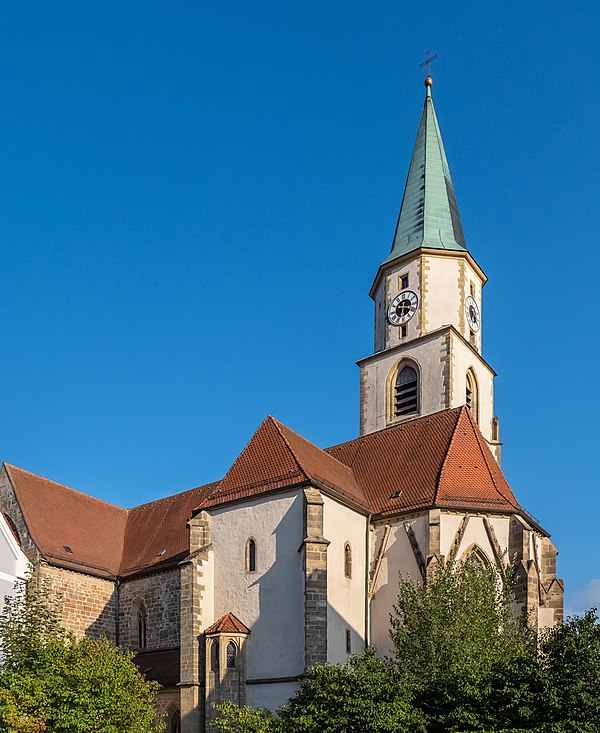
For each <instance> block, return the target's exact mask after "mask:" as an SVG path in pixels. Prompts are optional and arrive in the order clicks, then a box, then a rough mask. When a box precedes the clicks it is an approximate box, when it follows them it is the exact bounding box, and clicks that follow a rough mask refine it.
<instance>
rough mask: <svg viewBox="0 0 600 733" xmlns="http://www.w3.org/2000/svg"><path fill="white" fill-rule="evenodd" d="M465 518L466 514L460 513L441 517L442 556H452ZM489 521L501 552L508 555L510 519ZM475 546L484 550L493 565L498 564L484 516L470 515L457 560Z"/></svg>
mask: <svg viewBox="0 0 600 733" xmlns="http://www.w3.org/2000/svg"><path fill="white" fill-rule="evenodd" d="M463 517H464V514H462V513H458V512H457V513H452V514H442V515H441V517H440V550H441V554H442V555H444V556H445V557H449V556H450V552H451V550H452V546H453V543H454V538H455V537H456V533H457V532H458V530H459V528H460V525H461V522H462V519H463ZM487 520H488V521H489V523H490V525H491V526H492V528H493V530H494V533H495V535H496V539H497V540H498V544H499V545H500V550H501V552H502V553H507V552H508V532H509V524H510V520H509V518H508V517H504V516H495V517H494V516H487ZM473 545H477V546H478V547H479V548H481V550H483V552H484V553H485V554H486V556H487V558H488V559H489V561H490V563H491V564H494V563H495V562H496V555H495V552H494V548H493V547H492V544H491V542H490V539H489V537H488V534H487V531H486V528H485V524H484V520H483V516H478V515H469V521H468V523H467V526H466V529H465V532H464V534H463V536H462V539H461V542H460V544H459V546H458V548H456V559H457V560H460V559H461V558H462V557H463V555H464V553H465V552H467V550H469V549H470V548H471V547H472V546H473Z"/></svg>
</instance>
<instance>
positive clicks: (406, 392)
mask: <svg viewBox="0 0 600 733" xmlns="http://www.w3.org/2000/svg"><path fill="white" fill-rule="evenodd" d="M418 406H419V375H418V374H417V372H416V370H415V369H413V368H412V367H410V366H405V367H403V368H402V369H400V371H399V372H398V376H397V377H396V385H395V387H394V417H402V416H403V415H415V414H416V413H417V410H418Z"/></svg>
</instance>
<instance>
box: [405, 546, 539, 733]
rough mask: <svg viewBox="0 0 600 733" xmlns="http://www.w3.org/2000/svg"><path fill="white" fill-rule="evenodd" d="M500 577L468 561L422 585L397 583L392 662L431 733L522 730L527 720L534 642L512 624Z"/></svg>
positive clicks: (507, 591) (508, 593)
mask: <svg viewBox="0 0 600 733" xmlns="http://www.w3.org/2000/svg"><path fill="white" fill-rule="evenodd" d="M503 575H504V574H503V573H502V572H501V570H500V569H499V568H494V567H484V566H482V565H481V564H480V563H479V562H477V561H476V560H474V559H473V560H467V561H466V562H464V563H461V564H456V563H453V562H448V563H446V564H444V565H440V566H438V568H436V570H435V572H434V573H433V574H432V576H431V578H430V579H429V580H428V582H427V583H426V584H422V583H416V582H414V581H412V580H410V579H402V580H401V581H400V589H399V596H398V603H397V605H396V606H395V607H394V613H393V615H392V617H391V637H392V641H393V644H394V652H395V661H396V665H397V668H398V671H399V673H400V674H401V676H402V678H403V680H404V684H405V685H406V686H408V687H410V688H411V689H413V690H414V691H415V704H416V705H417V706H418V707H419V708H420V709H421V710H422V711H423V713H424V714H425V715H426V716H427V718H428V720H429V725H428V730H430V731H432V732H437V731H467V730H479V731H485V730H488V729H489V730H494V729H496V727H495V726H496V723H497V722H498V717H499V716H501V715H504V716H507V715H508V718H509V719H508V720H506V721H505V723H504V726H503V727H521V724H522V723H523V722H525V723H526V724H528V723H529V719H530V718H532V717H534V714H533V713H532V714H531V715H529V713H528V708H527V703H528V701H527V699H526V698H527V696H528V694H529V693H528V691H529V684H530V682H531V675H532V672H533V671H535V665H534V664H533V667H532V663H533V662H532V660H534V658H535V654H536V652H535V636H534V634H533V633H532V632H531V631H529V630H528V629H527V628H526V627H525V625H524V624H523V623H522V621H520V620H519V619H517V618H516V617H515V615H514V613H513V609H512V603H513V593H512V586H511V583H510V581H509V580H503ZM508 575H509V576H510V574H508ZM517 671H519V674H516V672H517ZM513 674H515V676H514V677H513V676H512V675H513ZM506 685H508V686H506ZM515 700H518V701H519V702H518V704H517V706H516V707H515ZM515 722H518V725H514V723H515ZM488 726H489V727H488ZM523 727H526V726H523Z"/></svg>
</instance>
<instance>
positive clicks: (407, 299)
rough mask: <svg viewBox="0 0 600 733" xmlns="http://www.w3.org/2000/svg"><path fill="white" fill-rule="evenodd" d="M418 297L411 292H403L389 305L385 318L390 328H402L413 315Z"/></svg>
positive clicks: (417, 303)
mask: <svg viewBox="0 0 600 733" xmlns="http://www.w3.org/2000/svg"><path fill="white" fill-rule="evenodd" d="M418 305H419V296H418V295H417V294H416V293H415V292H413V291H412V290H403V291H402V292H401V293H400V294H399V295H397V296H396V297H395V298H394V300H392V302H391V303H390V305H389V308H388V312H387V317H388V321H389V322H390V323H391V324H392V326H402V324H404V323H407V322H408V321H410V319H411V318H412V317H413V316H414V315H415V312H416V310H417V306H418Z"/></svg>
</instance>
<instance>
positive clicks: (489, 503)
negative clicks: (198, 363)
mask: <svg viewBox="0 0 600 733" xmlns="http://www.w3.org/2000/svg"><path fill="white" fill-rule="evenodd" d="M5 466H6V471H7V474H8V477H9V479H10V481H11V483H12V485H13V488H14V491H15V495H16V498H17V501H18V502H19V504H20V506H21V509H22V511H23V515H24V518H25V522H26V524H27V526H28V528H29V532H30V534H31V537H32V539H33V541H34V543H35V544H36V545H37V547H38V549H39V550H40V552H41V553H42V555H43V556H44V557H45V558H46V559H47V560H49V561H50V562H59V563H60V564H62V565H66V566H68V567H72V568H73V569H84V570H86V571H88V572H92V573H94V574H98V575H105V576H117V575H118V576H129V575H135V574H138V573H141V572H146V571H149V570H159V569H161V568H166V567H171V566H173V565H174V564H176V563H177V562H179V561H180V560H182V559H183V558H184V557H185V556H186V555H187V552H188V535H187V527H186V522H187V520H188V519H189V518H190V517H191V516H192V514H193V513H194V512H195V511H197V510H199V509H210V508H214V507H217V506H220V505H223V504H227V503H230V502H236V501H244V500H247V499H251V498H253V497H259V496H262V495H264V494H266V493H269V492H272V491H277V490H280V489H285V488H288V487H293V486H299V485H302V484H309V483H312V484H316V485H318V486H320V487H322V488H323V489H324V490H325V491H330V492H331V493H332V494H333V495H334V496H336V497H338V498H339V499H340V500H342V501H345V502H347V503H349V504H350V505H351V506H354V507H355V508H357V509H359V510H362V511H363V512H365V513H371V514H373V515H377V516H391V515H394V514H402V513H406V512H410V511H414V510H417V509H422V508H426V507H433V506H437V507H440V508H449V509H451V508H455V509H467V510H473V511H476V510H482V511H500V512H510V511H521V509H520V507H519V504H518V502H517V500H516V498H515V496H514V494H513V492H512V491H511V489H510V487H509V485H508V483H507V481H506V479H505V478H504V476H503V474H502V471H501V470H500V467H499V466H498V464H497V462H496V460H495V459H494V457H493V456H492V454H491V452H490V449H489V447H488V445H487V443H486V441H485V440H484V438H483V436H482V435H481V433H480V431H479V428H478V427H477V425H476V423H475V421H474V419H473V417H472V415H471V412H470V410H468V409H467V408H466V407H459V408H455V409H452V410H445V411H442V412H438V413H436V414H434V415H429V416H427V417H422V418H417V419H414V420H411V421H409V422H406V423H404V424H403V425H398V426H396V427H391V428H387V429H385V430H380V431H378V432H375V433H371V434H369V435H364V436H362V437H360V438H357V439H355V440H352V441H349V442H347V443H342V444H340V445H336V446H333V447H331V448H328V449H326V450H321V449H320V448H317V446H315V445H313V444H312V443H310V442H309V441H308V440H306V439H305V438H303V437H301V436H300V435H298V434H297V433H294V432H293V431H292V430H290V429H289V428H287V427H286V426H285V425H282V424H281V423H280V422H278V421H277V420H275V419H274V418H272V417H268V418H267V419H266V420H264V422H263V423H262V424H261V425H260V427H259V428H258V430H257V431H256V433H255V434H254V435H253V436H252V438H251V439H250V441H249V443H248V445H247V446H246V447H245V448H244V450H243V451H242V452H241V453H240V455H239V457H238V458H237V459H236V461H235V462H234V464H233V465H232V467H231V468H230V469H229V471H228V472H227V473H226V475H225V477H224V478H223V479H222V480H221V481H219V482H215V483H212V484H207V485H206V486H200V487H198V488H196V489H191V490H189V491H184V492H183V493H180V494H176V495H175V496H170V497H167V498H165V499H159V500H158V501H154V502H150V503H149V504H143V505H141V506H138V507H135V508H134V509H129V510H127V509H120V508H118V507H115V506H112V505H111V504H107V503H106V502H103V501H99V500H98V499H94V498H93V497H91V496H88V495H86V494H82V493H80V492H78V491H74V490H73V489H69V488H67V487H66V486H62V485H61V484H57V483H55V482H53V481H49V480H48V479H45V478H42V477H40V476H36V475H35V474H32V473H29V472H28V471H23V470H21V469H18V468H15V467H14V466H9V465H8V464H5ZM67 548H69V549H67Z"/></svg>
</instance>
